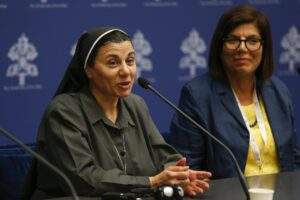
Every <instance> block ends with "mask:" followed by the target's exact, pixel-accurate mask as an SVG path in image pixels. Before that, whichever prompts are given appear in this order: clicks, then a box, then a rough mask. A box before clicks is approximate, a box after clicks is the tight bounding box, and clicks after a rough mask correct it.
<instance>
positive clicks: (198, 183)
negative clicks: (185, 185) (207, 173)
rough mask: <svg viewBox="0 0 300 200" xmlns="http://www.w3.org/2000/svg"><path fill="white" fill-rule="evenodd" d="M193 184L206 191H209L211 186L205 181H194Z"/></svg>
mask: <svg viewBox="0 0 300 200" xmlns="http://www.w3.org/2000/svg"><path fill="white" fill-rule="evenodd" d="M193 183H194V184H195V185H196V186H197V187H200V188H202V189H203V190H204V191H206V190H208V189H209V184H208V183H207V182H205V181H201V180H195V181H193Z"/></svg>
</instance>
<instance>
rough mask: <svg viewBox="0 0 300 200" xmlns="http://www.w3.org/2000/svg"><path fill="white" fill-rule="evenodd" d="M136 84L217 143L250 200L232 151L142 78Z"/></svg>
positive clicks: (248, 199) (245, 183) (248, 198)
mask: <svg viewBox="0 0 300 200" xmlns="http://www.w3.org/2000/svg"><path fill="white" fill-rule="evenodd" d="M138 83H139V85H140V86H141V87H142V88H144V89H150V90H151V91H152V92H154V93H155V94H156V95H158V96H159V97H160V98H161V99H163V100H164V101H165V102H166V103H167V104H168V105H169V106H171V107H172V108H174V109H175V110H176V111H177V112H178V113H180V114H181V115H183V116H184V117H185V118H186V119H188V120H189V121H190V122H191V123H192V124H193V125H195V126H196V127H197V128H199V129H200V130H202V131H203V132H205V133H206V134H207V135H208V136H209V137H211V138H212V139H213V140H214V141H215V142H216V143H218V144H219V145H220V146H222V147H223V148H224V149H225V150H226V151H227V152H228V153H229V155H230V157H231V159H232V160H233V163H234V165H235V168H236V170H237V172H238V177H239V181H240V183H241V185H242V188H243V190H244V192H245V195H246V198H247V200H250V194H249V191H248V187H247V182H246V179H245V177H244V175H243V172H242V170H241V168H240V167H239V164H238V162H237V160H236V158H235V156H234V155H233V153H232V151H231V150H230V149H229V148H228V147H227V146H226V145H225V144H224V143H223V142H221V141H220V140H219V139H218V138H216V137H215V136H214V135H212V134H211V133H210V132H208V131H207V130H206V129H205V128H203V127H202V126H201V125H200V124H198V123H197V122H196V121H195V120H193V119H192V118H191V117H190V116H188V115H187V114H186V113H184V112H183V111H182V110H180V109H179V108H177V107H176V106H175V105H174V104H173V103H172V102H171V101H169V100H168V99H167V98H166V97H164V96H163V95H162V94H161V93H160V92H158V91H157V90H156V89H155V88H154V87H152V85H151V84H150V82H149V81H148V80H146V79H144V78H138Z"/></svg>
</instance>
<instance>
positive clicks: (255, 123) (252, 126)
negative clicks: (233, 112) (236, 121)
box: [249, 117, 257, 128]
mask: <svg viewBox="0 0 300 200" xmlns="http://www.w3.org/2000/svg"><path fill="white" fill-rule="evenodd" d="M256 125H257V119H256V117H255V121H254V122H253V123H252V124H250V123H249V126H250V128H254V127H255V126H256Z"/></svg>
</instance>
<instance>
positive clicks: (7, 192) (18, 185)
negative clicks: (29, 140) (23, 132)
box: [0, 144, 35, 200]
mask: <svg viewBox="0 0 300 200" xmlns="http://www.w3.org/2000/svg"><path fill="white" fill-rule="evenodd" d="M29 146H30V147H31V148H32V149H34V148H35V144H30V145H29ZM30 165H31V156H30V155H28V154H27V153H25V152H24V150H23V149H21V147H18V146H16V145H8V146H1V147H0V191H1V197H0V198H1V199H2V200H19V199H21V193H22V189H23V184H24V178H25V176H26V174H27V171H28V169H29V168H30Z"/></svg>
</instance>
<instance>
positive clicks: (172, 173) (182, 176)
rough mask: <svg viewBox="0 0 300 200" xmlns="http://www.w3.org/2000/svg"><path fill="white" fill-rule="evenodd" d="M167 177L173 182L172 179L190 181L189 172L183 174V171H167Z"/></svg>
mask: <svg viewBox="0 0 300 200" xmlns="http://www.w3.org/2000/svg"><path fill="white" fill-rule="evenodd" d="M166 176H167V178H168V179H169V180H172V179H177V180H185V179H188V180H189V173H188V172H187V171H183V172H182V171H180V172H176V171H167V174H166Z"/></svg>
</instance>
